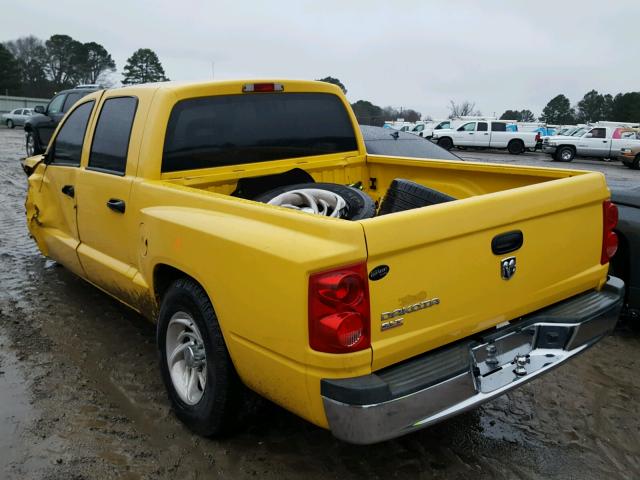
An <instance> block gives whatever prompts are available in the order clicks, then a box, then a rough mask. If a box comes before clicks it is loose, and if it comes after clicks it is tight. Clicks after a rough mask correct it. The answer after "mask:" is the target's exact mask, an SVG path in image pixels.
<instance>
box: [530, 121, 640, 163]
mask: <svg viewBox="0 0 640 480" xmlns="http://www.w3.org/2000/svg"><path fill="white" fill-rule="evenodd" d="M634 146H640V140H638V138H637V133H636V131H635V130H633V129H630V128H624V127H610V126H601V125H598V126H593V127H585V128H583V129H580V130H577V131H576V132H575V133H574V134H573V135H572V136H559V135H556V136H553V137H548V138H545V139H544V140H543V142H542V151H543V152H544V153H547V154H549V155H551V156H552V157H553V159H554V160H557V161H559V162H570V161H572V160H573V159H574V158H575V157H576V156H580V157H595V158H617V157H618V156H619V155H620V150H621V149H622V148H629V147H634Z"/></svg>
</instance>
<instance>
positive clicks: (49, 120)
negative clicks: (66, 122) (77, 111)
mask: <svg viewBox="0 0 640 480" xmlns="http://www.w3.org/2000/svg"><path fill="white" fill-rule="evenodd" d="M96 90H100V86H98V85H80V86H78V87H76V88H73V89H70V90H63V91H61V92H60V93H58V94H57V95H56V96H55V97H53V98H52V99H51V101H50V102H49V103H48V104H47V106H46V107H43V106H42V105H38V106H37V107H35V108H34V109H33V111H34V112H35V113H40V114H41V115H34V116H32V117H30V118H29V119H27V120H26V122H25V123H24V132H25V144H26V150H27V156H28V157H30V156H32V155H37V154H39V153H44V151H45V150H46V149H47V145H48V144H49V139H50V138H51V135H53V132H54V130H55V129H56V127H57V126H58V124H59V123H60V120H62V117H64V114H65V113H67V112H68V111H69V109H70V108H71V107H72V106H73V104H74V103H76V102H77V101H78V100H80V99H81V98H82V97H84V96H85V95H88V94H90V93H92V92H95V91H96Z"/></svg>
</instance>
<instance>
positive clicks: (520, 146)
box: [507, 140, 524, 155]
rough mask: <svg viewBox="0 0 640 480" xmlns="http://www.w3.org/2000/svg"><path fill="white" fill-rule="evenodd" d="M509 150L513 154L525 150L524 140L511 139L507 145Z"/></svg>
mask: <svg viewBox="0 0 640 480" xmlns="http://www.w3.org/2000/svg"><path fill="white" fill-rule="evenodd" d="M507 150H509V153H510V154H512V155H519V154H521V153H523V152H524V143H523V142H522V140H511V141H510V142H509V145H507Z"/></svg>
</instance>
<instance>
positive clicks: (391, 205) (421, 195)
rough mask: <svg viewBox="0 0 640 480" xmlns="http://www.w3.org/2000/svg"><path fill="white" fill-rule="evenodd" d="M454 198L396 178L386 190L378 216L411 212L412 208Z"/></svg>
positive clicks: (449, 200)
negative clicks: (405, 211)
mask: <svg viewBox="0 0 640 480" xmlns="http://www.w3.org/2000/svg"><path fill="white" fill-rule="evenodd" d="M452 200H455V198H454V197H451V196H449V195H447V194H446V193H442V192H439V191H438V190H434V189H433V188H428V187H425V186H424V185H420V184H419V183H416V182H412V181H411V180H405V179H403V178H396V179H395V180H393V182H391V185H390V186H389V189H388V190H387V193H386V195H385V196H384V199H383V200H382V205H381V206H380V211H379V212H378V215H386V214H389V213H395V212H402V211H404V210H413V209H414V208H420V207H426V206H429V205H436V204H438V203H444V202H451V201H452Z"/></svg>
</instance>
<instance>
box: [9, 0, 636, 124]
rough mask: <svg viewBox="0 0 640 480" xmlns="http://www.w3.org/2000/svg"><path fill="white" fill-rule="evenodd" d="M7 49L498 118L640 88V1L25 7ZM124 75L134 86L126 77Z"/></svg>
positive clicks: (37, 0)
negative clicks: (54, 50) (466, 103)
mask: <svg viewBox="0 0 640 480" xmlns="http://www.w3.org/2000/svg"><path fill="white" fill-rule="evenodd" d="M0 12H1V20H0V26H1V30H0V41H5V40H13V39H15V38H18V37H20V36H25V35H29V34H33V35H36V36H37V37H40V38H42V39H46V38H48V37H49V36H51V35H52V34H56V33H60V34H67V35H70V36H72V37H73V38H75V39H77V40H80V41H82V42H89V41H96V42H98V43H100V44H102V45H103V46H104V47H105V48H106V49H107V50H108V51H109V52H110V53H111V54H112V56H113V58H114V60H115V61H116V64H117V67H118V70H119V71H121V70H122V68H123V66H124V64H125V62H126V59H127V58H128V57H129V56H130V55H131V54H132V53H133V51H135V50H136V49H138V48H141V47H144V48H151V49H153V50H154V51H155V52H156V53H157V54H158V56H159V57H160V60H161V62H162V63H163V65H164V68H165V70H166V73H167V76H168V77H170V78H171V79H172V80H207V79H211V76H212V65H211V62H215V78H216V79H233V78H256V77H282V78H304V79H316V78H321V77H324V76H327V75H331V76H334V77H338V78H339V79H340V80H341V81H342V82H343V83H344V84H345V85H346V87H347V89H348V92H347V97H348V98H349V100H350V101H351V102H354V101H356V100H360V99H366V100H370V101H372V102H373V103H375V104H377V105H380V106H386V105H392V106H395V107H405V108H415V109H417V110H419V111H421V112H422V113H423V114H425V115H427V114H428V115H431V116H433V117H434V118H439V117H444V116H446V115H447V113H448V110H447V105H448V103H449V100H450V99H453V100H456V101H462V100H471V101H474V102H476V107H477V108H478V109H480V110H481V111H482V113H484V114H485V115H490V114H493V113H494V112H495V113H496V114H497V115H500V114H501V113H502V112H503V111H504V110H506V109H508V108H514V109H523V108H528V109H530V110H532V111H533V112H534V114H536V115H539V114H540V113H541V110H542V108H543V107H544V106H545V104H546V103H547V101H549V100H550V99H551V98H552V97H553V96H555V95H557V94H558V93H564V94H565V95H567V96H568V97H569V99H570V100H571V102H572V104H575V103H576V102H577V101H578V100H580V98H582V96H583V95H584V94H585V93H586V92H587V91H589V90H591V89H592V88H595V89H596V90H598V91H599V92H601V93H602V92H604V93H613V94H615V93H617V92H620V91H623V92H625V91H635V90H640V84H639V82H638V79H639V77H640V76H639V73H640V62H639V61H638V28H639V25H640V23H639V21H640V1H638V0H628V1H627V0H621V1H613V0H611V1H608V2H603V1H599V2H589V1H570V2H569V1H566V2H562V1H551V2H548V1H541V0H538V1H536V2H520V1H516V0H510V1H488V0H487V1H483V2H479V1H465V0H457V1H455V2H446V1H442V0H439V1H437V2H436V1H433V2H432V1H427V0H420V1H413V0H405V1H403V2H398V1H389V0H384V1H377V0H369V1H362V0H350V1H346V0H342V1H333V0H324V1H322V2H320V1H318V2H312V1H303V0H298V1H296V0H278V1H270V2H269V1H262V2H257V1H252V0H244V1H215V0H209V1H204V0H170V1H168V0H155V1H139V0H126V1H125V0H108V1H101V2H93V1H91V0H84V1H76V0H65V1H64V2H57V1H49V0H46V1H42V0H19V1H14V2H8V1H6V2H3V5H2V7H0ZM118 78H121V76H120V75H119V76H118Z"/></svg>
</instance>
